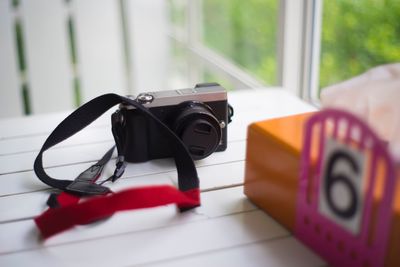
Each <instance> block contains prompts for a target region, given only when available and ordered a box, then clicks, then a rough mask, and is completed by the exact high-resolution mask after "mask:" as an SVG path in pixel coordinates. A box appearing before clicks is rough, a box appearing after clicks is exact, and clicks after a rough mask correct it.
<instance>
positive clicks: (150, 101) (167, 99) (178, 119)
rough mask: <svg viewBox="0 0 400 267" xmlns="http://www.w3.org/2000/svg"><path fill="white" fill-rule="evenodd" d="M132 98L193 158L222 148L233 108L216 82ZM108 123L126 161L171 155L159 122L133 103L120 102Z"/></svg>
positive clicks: (168, 143) (197, 158)
mask: <svg viewBox="0 0 400 267" xmlns="http://www.w3.org/2000/svg"><path fill="white" fill-rule="evenodd" d="M135 100H136V101H137V102H139V103H141V104H143V106H144V107H146V108H148V110H149V111H150V112H151V113H152V114H153V115H155V116H156V117H157V118H158V119H159V120H161V121H162V122H163V123H164V124H166V125H167V126H168V128H170V129H171V130H172V131H173V132H174V133H175V134H176V135H177V136H178V137H179V138H180V139H181V140H182V142H183V143H184V144H185V146H186V147H187V149H188V151H189V153H190V154H191V156H192V158H193V159H194V160H199V159H203V158H205V157H207V156H209V155H210V154H212V153H213V152H215V151H223V150H225V149H226V147H227V126H228V123H229V122H230V118H231V116H232V115H233V109H232V108H231V107H230V106H229V105H228V101H227V92H226V90H225V89H224V88H223V87H221V86H220V85H219V84H216V83H207V84H198V85H196V86H195V87H194V88H190V89H182V90H169V91H158V92H148V93H141V94H139V95H138V96H137V97H136V98H135ZM112 124H113V128H115V129H117V128H118V129H119V130H118V131H114V130H113V133H114V138H115V140H116V143H117V146H118V142H120V143H121V142H122V143H123V144H120V147H122V149H123V150H124V151H123V153H122V154H123V155H124V157H125V160H126V161H127V162H143V161H148V160H151V159H159V158H166V157H172V156H173V148H172V147H171V144H170V142H169V140H168V138H167V137H166V136H164V135H163V134H162V131H160V129H159V127H160V126H158V125H157V124H156V123H155V122H154V121H153V120H151V119H149V118H147V117H145V116H143V114H142V113H140V112H139V111H138V110H137V109H136V108H134V107H133V106H131V105H128V104H121V105H120V106H119V109H118V110H117V111H116V112H115V113H114V114H113V115H112ZM116 135H117V136H116ZM122 135H123V136H122ZM117 140H118V141H117ZM121 140H122V141H121Z"/></svg>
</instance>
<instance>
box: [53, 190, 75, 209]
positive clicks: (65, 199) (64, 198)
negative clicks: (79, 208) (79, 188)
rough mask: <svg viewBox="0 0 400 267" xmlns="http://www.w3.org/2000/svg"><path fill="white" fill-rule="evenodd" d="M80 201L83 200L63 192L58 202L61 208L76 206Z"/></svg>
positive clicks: (58, 197)
mask: <svg viewBox="0 0 400 267" xmlns="http://www.w3.org/2000/svg"><path fill="white" fill-rule="evenodd" d="M79 199H81V198H80V197H78V196H75V195H72V194H69V193H66V192H61V194H59V195H58V196H57V202H58V204H59V205H60V206H61V207H64V206H68V205H71V204H76V203H78V202H79Z"/></svg>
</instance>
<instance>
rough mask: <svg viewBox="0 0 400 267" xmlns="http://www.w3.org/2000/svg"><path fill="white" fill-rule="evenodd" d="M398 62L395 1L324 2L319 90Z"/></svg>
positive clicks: (399, 9) (399, 7)
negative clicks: (376, 67) (382, 65)
mask: <svg viewBox="0 0 400 267" xmlns="http://www.w3.org/2000/svg"><path fill="white" fill-rule="evenodd" d="M398 61H400V1H399V0H358V1H356V0H352V1H350V0H336V1H331V0H326V1H324V2H323V24H322V43H321V62H320V88H321V87H325V86H327V85H330V84H334V83H337V82H339V81H343V80H346V79H348V78H350V77H353V76H356V75H358V74H360V73H362V72H364V71H366V70H367V69H370V68H372V67H374V66H377V65H381V64H386V63H392V62H398Z"/></svg>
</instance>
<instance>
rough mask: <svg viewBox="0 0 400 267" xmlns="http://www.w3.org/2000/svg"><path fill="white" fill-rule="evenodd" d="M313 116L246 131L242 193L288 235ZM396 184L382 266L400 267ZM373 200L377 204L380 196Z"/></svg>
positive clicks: (263, 124) (399, 205) (268, 122)
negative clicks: (306, 133)
mask: <svg viewBox="0 0 400 267" xmlns="http://www.w3.org/2000/svg"><path fill="white" fill-rule="evenodd" d="M312 114H313V113H304V114H299V115H293V116H288V117H283V118H276V119H270V120H265V121H261V122H255V123H252V124H251V125H250V126H249V127H248V132H247V148H246V165H245V181H244V193H245V195H246V196H247V197H248V198H249V199H250V200H251V201H252V202H253V203H254V204H255V205H257V206H258V207H260V208H261V209H263V210H264V211H265V212H266V213H268V214H269V215H270V216H271V217H273V218H274V219H275V220H277V221H278V222H279V223H280V224H282V225H283V226H284V227H286V228H287V229H288V230H289V231H291V232H293V231H294V228H295V221H296V217H295V216H296V200H297V193H298V190H299V175H300V159H301V151H302V147H303V137H304V125H305V122H306V120H307V119H308V118H309V117H310V116H311V115H312ZM397 166H399V165H397ZM397 178H398V179H400V168H399V167H398V168H397ZM399 184H400V183H397V184H396V190H395V195H394V205H393V210H394V217H393V220H392V226H391V234H390V238H389V244H388V251H387V255H386V260H385V266H400V253H399V251H400V185H399ZM375 198H376V201H377V203H379V196H375Z"/></svg>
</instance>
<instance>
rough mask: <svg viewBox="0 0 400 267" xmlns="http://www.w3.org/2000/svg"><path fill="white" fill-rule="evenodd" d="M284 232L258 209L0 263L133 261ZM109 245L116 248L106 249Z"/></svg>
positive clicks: (14, 255)
mask: <svg viewBox="0 0 400 267" xmlns="http://www.w3.org/2000/svg"><path fill="white" fill-rule="evenodd" d="M287 235H288V233H287V231H286V230H284V229H283V228H282V227H281V226H279V225H278V224H277V223H276V222H275V221H273V220H272V219H271V218H270V217H269V216H267V215H266V214H265V213H263V212H262V211H250V212H245V213H239V214H235V215H231V216H222V217H217V218H212V219H208V220H201V221H198V222H193V223H184V224H179V225H173V226H168V227H162V228H158V229H153V230H152V231H140V232H130V233H125V234H123V235H115V236H111V237H108V238H106V239H104V238H100V239H93V240H88V241H84V242H78V243H71V244H65V245H58V246H53V247H47V248H46V249H39V250H32V251H26V252H21V253H12V254H6V255H2V256H0V264H1V265H4V266H8V265H11V264H21V263H24V262H25V263H26V262H29V263H30V266H43V265H53V266H54V265H57V263H59V262H62V263H63V264H65V265H74V264H78V263H79V264H81V265H88V264H91V265H96V266H121V265H135V264H143V263H147V262H149V261H161V260H166V259H170V258H176V257H181V256H186V255H190V254H194V253H204V252H210V251H213V250H219V249H224V248H229V247H233V246H239V245H244V244H250V243H254V242H258V241H262V240H268V239H273V238H277V237H284V236H287ZM111 248H118V249H114V250H111V251H110V249H111ZM49 254H50V255H51V256H49ZM44 255H48V256H46V257H44Z"/></svg>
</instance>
